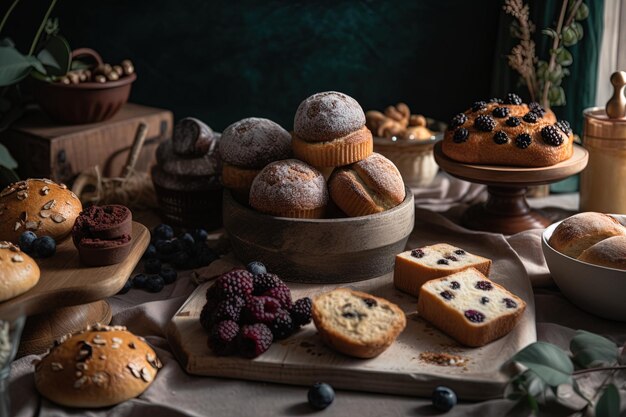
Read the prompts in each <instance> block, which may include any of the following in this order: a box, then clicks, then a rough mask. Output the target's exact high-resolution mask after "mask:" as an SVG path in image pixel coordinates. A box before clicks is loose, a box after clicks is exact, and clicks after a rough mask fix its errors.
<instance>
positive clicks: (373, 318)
mask: <svg viewBox="0 0 626 417" xmlns="http://www.w3.org/2000/svg"><path fill="white" fill-rule="evenodd" d="M311 315H312V317H313V321H314V322H315V327H317V331H318V332H319V334H320V337H321V338H322V340H323V341H324V343H326V344H327V345H328V346H330V347H331V348H333V349H335V350H337V351H339V352H341V353H344V354H346V355H350V356H355V357H357V358H373V357H374V356H378V355H380V354H381V353H382V352H383V351H384V350H385V349H387V348H388V347H389V346H391V344H392V343H393V342H394V341H395V340H396V338H397V337H398V335H399V334H400V333H401V332H402V330H404V327H405V326H406V317H405V316H404V312H403V311H402V310H401V309H400V307H398V306H397V305H395V304H393V303H391V302H389V301H387V300H385V299H383V298H379V297H374V296H373V295H370V294H367V293H364V292H360V291H353V290H350V289H347V288H337V289H335V290H333V291H330V292H327V293H324V294H320V295H319V296H317V297H316V298H315V299H314V300H313V309H312V314H311Z"/></svg>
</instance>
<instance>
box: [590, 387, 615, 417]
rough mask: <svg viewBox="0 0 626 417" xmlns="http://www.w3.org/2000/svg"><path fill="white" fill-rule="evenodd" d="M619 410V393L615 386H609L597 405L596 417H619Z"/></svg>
mask: <svg viewBox="0 0 626 417" xmlns="http://www.w3.org/2000/svg"><path fill="white" fill-rule="evenodd" d="M619 409H620V398H619V391H618V390H617V387H615V385H614V384H608V385H607V386H605V388H604V392H603V393H602V396H601V397H600V399H599V400H598V403H597V404H596V417H619Z"/></svg>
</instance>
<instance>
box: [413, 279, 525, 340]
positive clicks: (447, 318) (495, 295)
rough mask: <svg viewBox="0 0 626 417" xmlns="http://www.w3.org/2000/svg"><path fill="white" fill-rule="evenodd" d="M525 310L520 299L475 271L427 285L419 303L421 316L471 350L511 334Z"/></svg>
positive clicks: (433, 281)
mask: <svg viewBox="0 0 626 417" xmlns="http://www.w3.org/2000/svg"><path fill="white" fill-rule="evenodd" d="M525 309H526V303H525V302H524V301H523V300H522V299H521V298H519V297H517V296H516V295H514V294H512V293H510V292H509V291H507V290H506V289H505V288H504V287H502V286H501V285H498V284H496V283H495V282H493V281H490V280H489V279H487V277H485V276H484V275H483V274H481V273H480V272H479V271H478V270H477V269H474V268H469V269H466V270H465V271H461V272H457V273H456V274H452V275H449V276H447V277H444V278H438V279H433V280H430V281H428V282H426V283H425V284H424V285H422V288H421V289H420V293H419V298H418V302H417V312H418V313H419V315H420V316H421V317H423V318H424V319H426V320H427V321H429V322H431V323H432V324H433V325H435V327H437V328H439V329H440V330H442V331H443V332H444V333H446V334H448V335H449V336H451V337H452V338H454V339H456V340H457V341H458V342H460V343H462V344H464V345H466V346H472V347H478V346H484V345H486V344H487V343H490V342H492V341H494V340H496V339H499V338H501V337H502V336H504V335H506V334H507V333H509V332H510V331H511V330H513V328H514V327H515V325H516V324H517V322H518V321H519V319H520V318H521V316H522V313H523V312H524V310H525Z"/></svg>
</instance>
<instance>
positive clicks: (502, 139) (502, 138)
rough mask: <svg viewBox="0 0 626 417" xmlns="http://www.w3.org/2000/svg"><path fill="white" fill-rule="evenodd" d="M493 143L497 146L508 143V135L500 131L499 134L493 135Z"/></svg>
mask: <svg viewBox="0 0 626 417" xmlns="http://www.w3.org/2000/svg"><path fill="white" fill-rule="evenodd" d="M493 141H494V142H495V143H497V144H498V145H504V144H505V143H507V142H508V141H509V135H507V134H506V132H504V131H502V130H500V131H499V132H496V134H495V135H493Z"/></svg>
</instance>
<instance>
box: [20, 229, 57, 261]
mask: <svg viewBox="0 0 626 417" xmlns="http://www.w3.org/2000/svg"><path fill="white" fill-rule="evenodd" d="M19 246H20V249H21V250H22V252H24V253H27V254H29V255H31V256H33V257H35V258H49V257H51V256H52V255H54V254H55V253H56V251H57V244H56V242H55V241H54V239H52V238H51V237H50V236H41V237H37V235H36V234H35V233H34V232H31V231H28V232H24V233H22V234H21V235H20V240H19Z"/></svg>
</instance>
